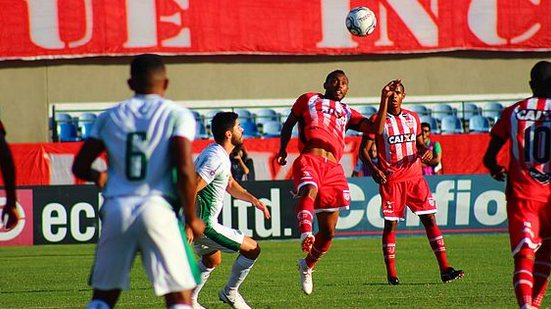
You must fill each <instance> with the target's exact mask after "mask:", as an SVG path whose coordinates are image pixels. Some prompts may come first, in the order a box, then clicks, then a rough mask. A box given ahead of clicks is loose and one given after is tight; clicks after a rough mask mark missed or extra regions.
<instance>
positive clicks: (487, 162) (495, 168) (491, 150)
mask: <svg viewBox="0 0 551 309" xmlns="http://www.w3.org/2000/svg"><path fill="white" fill-rule="evenodd" d="M503 145H505V140H503V139H501V138H499V137H497V136H495V135H492V138H491V139H490V144H489V145H488V149H486V153H485V154H484V158H483V159H482V162H483V163H484V166H486V168H488V170H490V175H491V176H492V178H494V179H495V180H498V181H504V180H505V175H506V174H507V170H506V169H505V167H503V166H501V165H499V164H498V163H497V154H498V153H499V151H500V150H501V148H502V147H503Z"/></svg>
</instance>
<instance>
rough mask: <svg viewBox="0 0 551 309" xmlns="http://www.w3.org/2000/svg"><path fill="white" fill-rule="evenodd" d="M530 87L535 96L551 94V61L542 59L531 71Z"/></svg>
mask: <svg viewBox="0 0 551 309" xmlns="http://www.w3.org/2000/svg"><path fill="white" fill-rule="evenodd" d="M530 87H531V88H532V92H533V93H534V95H535V96H547V97H549V96H550V95H551V62H549V61H540V62H538V63H536V64H535V65H534V67H533V68H532V70H531V71H530Z"/></svg>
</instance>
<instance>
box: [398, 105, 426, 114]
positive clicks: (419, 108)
mask: <svg viewBox="0 0 551 309" xmlns="http://www.w3.org/2000/svg"><path fill="white" fill-rule="evenodd" d="M404 108H405V109H408V110H410V111H412V112H414V113H416V114H417V115H419V117H421V116H430V109H428V108H427V107H426V106H425V105H422V104H409V105H406V106H404Z"/></svg>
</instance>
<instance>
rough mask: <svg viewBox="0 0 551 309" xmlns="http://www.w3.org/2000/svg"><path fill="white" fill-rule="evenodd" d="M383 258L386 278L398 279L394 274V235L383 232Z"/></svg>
mask: <svg viewBox="0 0 551 309" xmlns="http://www.w3.org/2000/svg"><path fill="white" fill-rule="evenodd" d="M383 256H384V258H385V265H386V275H387V277H398V274H397V273H396V264H395V261H396V234H395V233H394V232H393V231H391V232H389V233H387V232H383Z"/></svg>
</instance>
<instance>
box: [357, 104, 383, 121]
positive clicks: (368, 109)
mask: <svg viewBox="0 0 551 309" xmlns="http://www.w3.org/2000/svg"><path fill="white" fill-rule="evenodd" d="M352 108H353V109H355V110H357V111H358V112H359V113H360V114H362V115H364V116H365V117H368V118H369V117H371V115H373V114H376V113H377V108H375V107H374V106H371V105H359V106H352Z"/></svg>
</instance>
